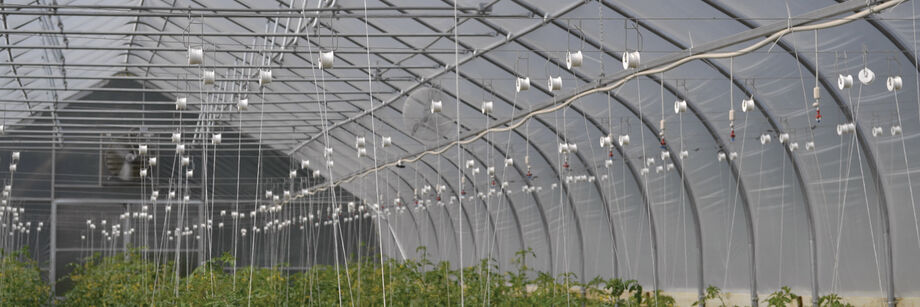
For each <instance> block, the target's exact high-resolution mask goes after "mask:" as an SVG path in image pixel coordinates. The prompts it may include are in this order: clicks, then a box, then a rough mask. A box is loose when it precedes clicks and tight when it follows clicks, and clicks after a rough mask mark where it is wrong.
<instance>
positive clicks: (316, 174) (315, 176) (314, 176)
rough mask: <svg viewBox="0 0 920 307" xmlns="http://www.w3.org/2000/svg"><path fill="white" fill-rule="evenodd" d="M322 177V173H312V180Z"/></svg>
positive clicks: (317, 171)
mask: <svg viewBox="0 0 920 307" xmlns="http://www.w3.org/2000/svg"><path fill="white" fill-rule="evenodd" d="M322 175H323V173H322V172H320V171H319V170H315V171H313V178H318V177H320V176H322Z"/></svg>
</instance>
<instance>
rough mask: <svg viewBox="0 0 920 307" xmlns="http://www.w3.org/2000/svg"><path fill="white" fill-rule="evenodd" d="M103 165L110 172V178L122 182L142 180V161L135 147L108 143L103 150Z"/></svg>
mask: <svg viewBox="0 0 920 307" xmlns="http://www.w3.org/2000/svg"><path fill="white" fill-rule="evenodd" d="M102 160H103V165H104V167H105V169H106V170H108V172H109V178H117V180H119V181H122V182H134V181H139V180H140V169H141V166H142V161H141V159H140V156H139V155H138V152H137V150H136V149H135V148H132V147H131V146H129V145H123V144H119V145H107V146H106V147H105V148H103V151H102Z"/></svg>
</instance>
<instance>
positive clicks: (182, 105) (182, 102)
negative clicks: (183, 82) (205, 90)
mask: <svg viewBox="0 0 920 307" xmlns="http://www.w3.org/2000/svg"><path fill="white" fill-rule="evenodd" d="M185 109H188V98H185V97H179V98H176V110H185Z"/></svg>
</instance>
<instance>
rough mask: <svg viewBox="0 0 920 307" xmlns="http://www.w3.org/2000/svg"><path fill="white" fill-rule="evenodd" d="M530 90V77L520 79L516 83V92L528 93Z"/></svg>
mask: <svg viewBox="0 0 920 307" xmlns="http://www.w3.org/2000/svg"><path fill="white" fill-rule="evenodd" d="M529 89H530V77H518V78H517V79H516V80H515V81H514V90H515V91H518V92H520V91H526V90H529Z"/></svg>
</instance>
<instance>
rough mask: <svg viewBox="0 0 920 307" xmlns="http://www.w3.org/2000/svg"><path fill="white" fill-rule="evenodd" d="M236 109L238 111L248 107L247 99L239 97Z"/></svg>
mask: <svg viewBox="0 0 920 307" xmlns="http://www.w3.org/2000/svg"><path fill="white" fill-rule="evenodd" d="M236 109H237V110H239V111H246V110H247V109H249V99H240V101H237V102H236Z"/></svg>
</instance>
